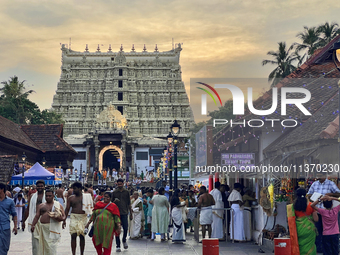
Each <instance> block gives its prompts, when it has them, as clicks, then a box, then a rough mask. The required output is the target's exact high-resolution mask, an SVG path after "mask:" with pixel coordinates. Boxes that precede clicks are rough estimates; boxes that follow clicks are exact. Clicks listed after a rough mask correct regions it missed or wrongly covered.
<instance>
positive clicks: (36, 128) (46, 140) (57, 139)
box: [21, 124, 76, 153]
mask: <svg viewBox="0 0 340 255" xmlns="http://www.w3.org/2000/svg"><path fill="white" fill-rule="evenodd" d="M21 129H22V130H23V131H24V132H25V133H26V134H27V135H28V136H29V137H30V138H31V139H32V140H33V141H34V143H35V144H36V145H38V146H39V148H40V149H41V150H42V151H43V152H47V151H70V150H71V151H73V152H75V153H76V151H75V150H74V149H73V148H72V147H71V146H70V145H69V144H68V143H66V142H65V141H64V139H63V138H62V130H63V125H62V124H49V125H22V126H21Z"/></svg>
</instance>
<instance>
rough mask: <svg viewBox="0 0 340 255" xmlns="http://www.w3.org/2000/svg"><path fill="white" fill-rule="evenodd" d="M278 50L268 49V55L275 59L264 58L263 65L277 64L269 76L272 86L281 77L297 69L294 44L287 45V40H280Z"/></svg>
mask: <svg viewBox="0 0 340 255" xmlns="http://www.w3.org/2000/svg"><path fill="white" fill-rule="evenodd" d="M278 44H279V49H278V51H268V53H267V55H269V56H271V57H273V59H274V60H263V61H262V65H263V66H264V65H267V64H272V65H275V66H277V67H276V68H275V69H274V70H273V71H272V72H271V73H270V74H269V77H268V82H271V87H274V86H275V85H276V84H277V83H278V82H279V81H280V79H283V78H285V77H286V76H288V75H289V74H290V73H291V72H293V71H295V70H296V67H295V66H294V65H293V62H295V61H296V60H298V58H297V56H296V54H295V53H294V52H292V50H293V48H294V45H291V46H290V47H289V48H287V47H286V43H285V42H279V43H278Z"/></svg>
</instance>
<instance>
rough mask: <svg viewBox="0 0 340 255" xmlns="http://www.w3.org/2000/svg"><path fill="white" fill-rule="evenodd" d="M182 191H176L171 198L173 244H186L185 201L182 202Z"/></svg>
mask: <svg viewBox="0 0 340 255" xmlns="http://www.w3.org/2000/svg"><path fill="white" fill-rule="evenodd" d="M179 194H180V190H179V189H176V190H175V192H174V194H173V195H172V198H171V217H172V221H173V226H172V227H173V232H172V241H173V242H185V226H184V219H183V211H182V208H183V207H184V206H185V201H183V202H180V198H179Z"/></svg>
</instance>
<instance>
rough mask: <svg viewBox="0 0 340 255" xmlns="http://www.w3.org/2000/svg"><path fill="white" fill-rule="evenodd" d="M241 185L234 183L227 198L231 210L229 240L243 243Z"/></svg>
mask: <svg viewBox="0 0 340 255" xmlns="http://www.w3.org/2000/svg"><path fill="white" fill-rule="evenodd" d="M241 187H242V186H241V184H240V183H235V184H234V189H233V191H232V192H231V194H230V195H229V197H228V201H229V202H230V204H231V208H232V215H233V216H232V217H231V221H230V238H231V239H234V240H236V241H241V242H243V241H245V234H244V224H243V220H244V219H243V217H244V216H243V208H242V205H243V202H242V196H241V193H240V192H241Z"/></svg>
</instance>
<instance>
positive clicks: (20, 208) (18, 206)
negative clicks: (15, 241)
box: [14, 193, 26, 231]
mask: <svg viewBox="0 0 340 255" xmlns="http://www.w3.org/2000/svg"><path fill="white" fill-rule="evenodd" d="M25 203H26V201H25V198H23V197H22V194H21V193H19V194H18V197H17V198H14V204H15V211H16V213H17V217H18V226H17V227H18V229H20V222H22V216H23V212H24V211H25ZM24 230H25V228H23V229H22V231H24Z"/></svg>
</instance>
